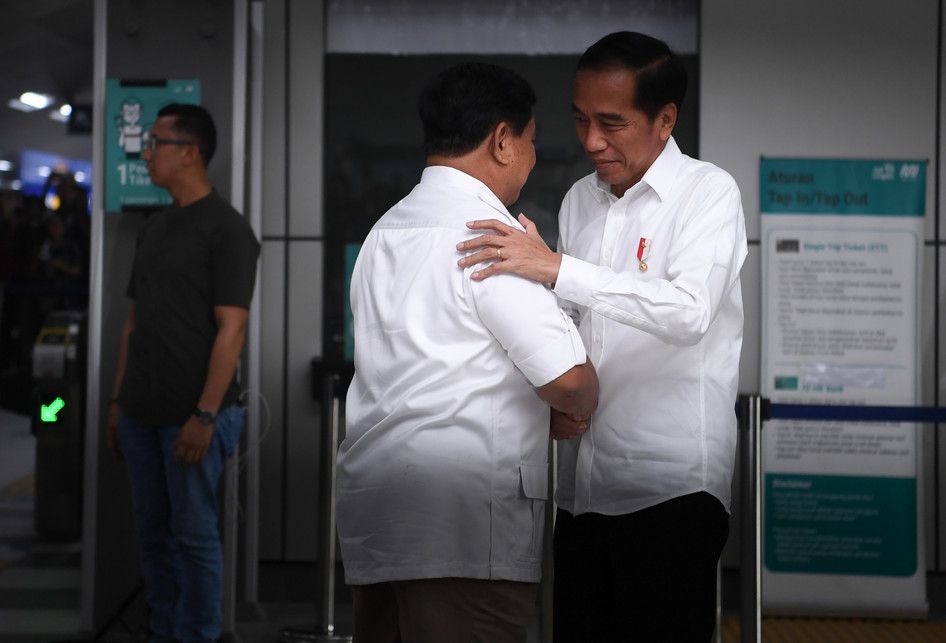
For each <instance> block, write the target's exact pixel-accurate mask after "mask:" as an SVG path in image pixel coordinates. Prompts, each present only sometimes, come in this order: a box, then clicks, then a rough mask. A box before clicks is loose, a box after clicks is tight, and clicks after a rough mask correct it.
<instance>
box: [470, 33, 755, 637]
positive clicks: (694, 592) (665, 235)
mask: <svg viewBox="0 0 946 643" xmlns="http://www.w3.org/2000/svg"><path fill="white" fill-rule="evenodd" d="M685 91H686V73H685V71H684V69H683V66H682V64H681V63H680V61H679V60H678V59H677V57H676V56H675V55H674V54H673V53H672V52H671V51H670V49H669V48H668V47H667V45H666V44H665V43H663V42H661V41H659V40H656V39H654V38H651V37H649V36H645V35H643V34H638V33H631V32H619V33H614V34H610V35H608V36H605V37H604V38H602V39H601V40H600V41H598V42H597V43H595V44H594V45H592V46H591V47H590V48H589V49H588V50H587V51H586V52H585V53H584V55H583V56H582V57H581V59H580V61H579V63H578V70H577V72H576V74H575V83H574V95H573V111H574V114H575V125H576V130H577V133H578V138H579V141H580V142H581V144H582V146H583V147H584V149H585V152H586V154H587V155H588V157H589V159H590V160H591V162H592V163H593V165H594V168H595V172H594V173H593V174H591V175H589V176H586V177H585V178H583V179H581V180H579V181H578V182H577V183H575V185H574V186H573V187H572V188H571V190H569V192H568V194H567V195H566V196H565V199H564V201H563V203H562V208H561V211H560V214H559V232H560V238H559V248H558V249H559V252H558V253H554V252H552V251H551V250H549V249H548V248H547V247H546V246H545V244H544V243H543V242H542V240H541V237H539V235H538V233H537V232H536V230H535V226H534V225H532V224H531V222H529V221H528V220H524V219H523V221H524V223H525V225H526V232H522V231H521V230H519V229H518V228H516V227H514V226H509V225H506V224H504V223H502V222H499V221H476V222H473V223H472V224H471V227H472V228H474V229H489V230H492V231H493V233H492V234H488V235H484V236H482V237H479V238H477V239H475V240H470V241H465V242H463V243H461V244H460V245H459V246H458V247H459V249H460V250H462V251H464V252H469V251H475V252H474V254H471V255H467V256H466V257H464V258H463V259H461V260H460V265H461V266H462V267H464V268H465V269H468V268H469V267H470V266H473V265H474V264H476V263H478V262H483V261H489V262H492V263H491V264H490V265H488V266H486V267H482V266H481V267H480V269H479V270H478V271H477V272H476V273H474V274H473V278H474V279H487V278H500V277H493V275H499V276H507V275H509V274H518V275H521V276H525V277H528V278H530V279H533V280H535V281H537V282H541V283H554V290H555V293H556V294H557V295H558V296H559V298H560V299H561V301H562V303H563V305H564V307H565V308H566V309H569V310H570V311H572V312H573V313H574V315H575V317H576V319H578V320H580V323H579V329H580V332H581V336H582V339H583V340H584V342H585V346H586V347H587V349H588V353H589V355H590V356H591V359H592V361H593V362H594V363H595V365H596V367H597V370H598V375H599V377H600V378H601V397H600V403H599V407H598V410H597V411H596V412H595V414H594V416H593V417H592V418H591V420H590V422H588V423H587V426H588V429H587V432H586V433H584V434H583V435H582V437H581V439H580V440H579V441H571V442H561V443H559V462H560V467H559V476H558V481H559V484H558V489H557V491H556V501H557V503H558V505H559V512H558V515H557V522H556V528H555V529H556V533H555V612H554V630H555V640H556V641H557V642H559V643H569V642H572V641H596V642H604V641H648V642H649V641H674V643H677V642H681V641H709V640H710V639H711V638H712V635H713V630H714V625H715V603H716V568H717V564H718V561H719V556H720V553H721V551H722V548H723V545H724V544H725V542H726V538H727V536H728V533H729V520H728V511H729V508H730V483H731V480H732V469H733V461H734V455H735V443H736V418H735V412H734V406H735V398H736V393H737V377H738V370H739V354H740V350H741V346H742V327H743V309H742V293H741V287H740V282H739V271H740V269H741V267H742V264H743V261H744V260H745V257H746V233H745V222H744V216H743V212H742V204H741V197H740V194H739V190H738V188H737V187H736V184H735V182H734V181H733V179H732V177H730V176H729V175H728V174H727V173H726V172H724V171H723V170H721V169H719V168H717V167H715V166H714V165H711V164H709V163H704V162H701V161H698V160H695V159H692V158H690V157H688V156H685V155H683V154H682V153H681V152H680V149H679V148H678V147H677V144H676V142H675V141H674V139H673V137H672V131H673V127H674V125H675V124H676V119H677V112H678V110H679V108H680V104H681V102H682V100H683V95H684V93H685ZM553 425H554V426H557V427H558V429H557V430H558V431H559V432H562V433H568V432H572V433H580V432H581V431H582V428H583V426H584V425H582V424H578V423H576V422H575V421H574V419H572V418H569V417H567V415H565V414H561V413H555V412H553Z"/></svg>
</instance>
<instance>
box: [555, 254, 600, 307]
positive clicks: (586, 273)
mask: <svg viewBox="0 0 946 643" xmlns="http://www.w3.org/2000/svg"><path fill="white" fill-rule="evenodd" d="M597 273H598V266H596V265H595V264H593V263H589V262H587V261H582V260H581V259H575V258H574V257H570V256H569V255H566V254H563V255H562V265H561V266H559V269H558V279H556V280H555V288H553V289H552V290H553V291H554V292H555V294H556V295H558V296H559V297H561V298H562V299H567V300H568V301H571V302H574V303H576V304H578V305H579V306H591V293H592V292H594V288H593V287H592V285H593V284H594V283H595V277H596V276H597Z"/></svg>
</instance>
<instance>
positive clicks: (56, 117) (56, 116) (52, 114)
mask: <svg viewBox="0 0 946 643" xmlns="http://www.w3.org/2000/svg"><path fill="white" fill-rule="evenodd" d="M49 120H51V121H59V122H60V123H68V122H69V115H68V114H63V113H62V110H59V109H53V110H50V111H49Z"/></svg>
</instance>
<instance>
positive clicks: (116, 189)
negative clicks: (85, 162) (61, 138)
mask: <svg viewBox="0 0 946 643" xmlns="http://www.w3.org/2000/svg"><path fill="white" fill-rule="evenodd" d="M169 103H189V104H200V81H198V80H138V81H135V80H119V79H117V78H109V79H107V80H106V81H105V112H106V115H105V118H106V122H105V211H106V212H122V211H128V210H155V209H160V208H164V207H167V206H169V205H170V204H171V195H170V194H168V193H167V191H166V190H164V188H159V187H158V186H156V185H152V183H151V177H150V176H148V167H147V163H146V162H145V160H144V158H142V155H143V154H144V151H145V146H146V145H147V142H148V131H149V130H150V129H151V125H152V124H153V123H154V121H155V119H157V116H158V111H160V109H161V108H162V107H164V106H165V105H168V104H169Z"/></svg>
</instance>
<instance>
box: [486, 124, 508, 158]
mask: <svg viewBox="0 0 946 643" xmlns="http://www.w3.org/2000/svg"><path fill="white" fill-rule="evenodd" d="M490 152H491V154H492V156H493V158H494V159H496V162H497V163H499V164H500V165H509V163H511V162H512V160H513V147H512V129H510V127H509V123H506V122H503V121H500V123H499V124H498V125H496V127H495V128H493V132H492V134H490Z"/></svg>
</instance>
